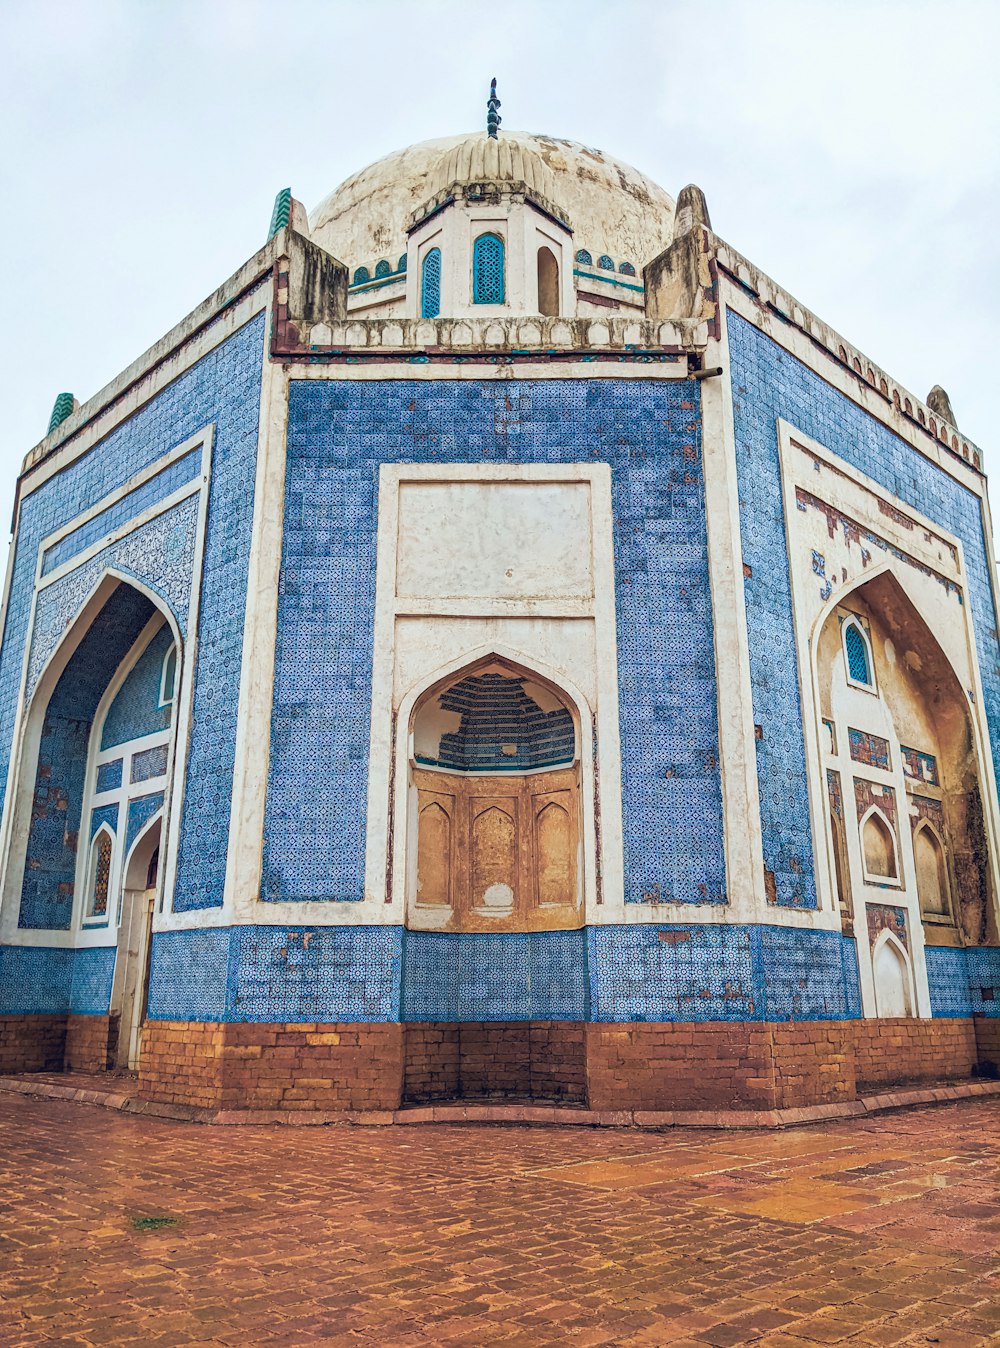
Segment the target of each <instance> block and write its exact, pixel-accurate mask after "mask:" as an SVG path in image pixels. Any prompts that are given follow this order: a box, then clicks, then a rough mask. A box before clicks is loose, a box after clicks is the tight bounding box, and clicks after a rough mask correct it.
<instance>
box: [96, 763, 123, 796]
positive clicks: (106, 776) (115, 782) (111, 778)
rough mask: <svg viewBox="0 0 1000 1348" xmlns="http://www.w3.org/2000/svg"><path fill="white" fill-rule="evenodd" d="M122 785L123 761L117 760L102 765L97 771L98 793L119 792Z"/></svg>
mask: <svg viewBox="0 0 1000 1348" xmlns="http://www.w3.org/2000/svg"><path fill="white" fill-rule="evenodd" d="M121 784H122V760H121V759H120V758H116V759H115V761H114V762H113V763H102V764H101V766H100V767H99V768H98V769H97V784H96V789H97V790H98V791H117V790H118V788H119V787H120V786H121Z"/></svg>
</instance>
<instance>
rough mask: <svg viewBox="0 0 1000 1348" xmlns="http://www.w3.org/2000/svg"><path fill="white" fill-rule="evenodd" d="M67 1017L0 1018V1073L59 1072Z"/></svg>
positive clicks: (61, 1063)
mask: <svg viewBox="0 0 1000 1348" xmlns="http://www.w3.org/2000/svg"><path fill="white" fill-rule="evenodd" d="M65 1043H66V1017H65V1016H0V1072H58V1071H60V1070H61V1069H62V1065H63V1051H64V1047H65Z"/></svg>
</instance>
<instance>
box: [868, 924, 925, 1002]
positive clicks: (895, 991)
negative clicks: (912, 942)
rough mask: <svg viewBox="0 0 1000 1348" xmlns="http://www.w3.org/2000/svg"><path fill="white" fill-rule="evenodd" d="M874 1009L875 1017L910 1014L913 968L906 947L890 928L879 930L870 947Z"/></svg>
mask: <svg viewBox="0 0 1000 1348" xmlns="http://www.w3.org/2000/svg"><path fill="white" fill-rule="evenodd" d="M872 978H873V980H874V984H875V1009H876V1013H877V1014H878V1016H879V1017H881V1018H884V1019H887V1020H891V1019H903V1018H905V1017H908V1016H912V1015H913V1009H914V1005H915V999H914V987H913V970H912V967H911V965H910V957H909V954H908V953H907V951H906V948H905V947H904V946H903V944H902V943H901V942H900V941H899V940H898V938H897V937H896V936H894V935H893V933H892V932H890V931H882V932H880V933H879V936H878V938H877V940H876V941H875V944H874V945H873V946H872Z"/></svg>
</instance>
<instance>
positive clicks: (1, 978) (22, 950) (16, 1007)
mask: <svg viewBox="0 0 1000 1348" xmlns="http://www.w3.org/2000/svg"><path fill="white" fill-rule="evenodd" d="M73 954H74V952H73V951H72V950H56V949H52V948H50V947H48V946H35V945H3V946H0V1013H3V1014H5V1015H21V1016H43V1015H60V1014H61V1013H62V1012H64V1011H66V1010H67V1009H68V1008H69V996H70V987H71V985H72V980H73Z"/></svg>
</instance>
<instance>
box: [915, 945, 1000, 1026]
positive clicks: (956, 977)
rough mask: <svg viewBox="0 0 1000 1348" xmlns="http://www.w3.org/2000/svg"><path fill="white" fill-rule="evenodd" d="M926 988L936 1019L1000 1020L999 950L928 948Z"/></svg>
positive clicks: (983, 948)
mask: <svg viewBox="0 0 1000 1348" xmlns="http://www.w3.org/2000/svg"><path fill="white" fill-rule="evenodd" d="M925 954H926V959H927V985H928V988H929V990H930V995H931V1012H932V1014H933V1015H935V1016H972V1015H980V1016H993V1017H996V1016H1000V949H994V948H986V947H980V948H978V949H972V950H948V949H944V948H942V947H940V946H928V947H927V950H926V952H925Z"/></svg>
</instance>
